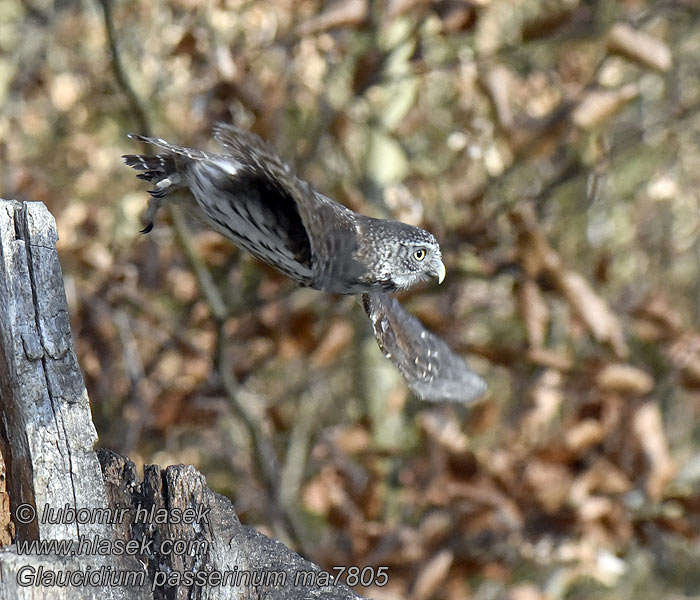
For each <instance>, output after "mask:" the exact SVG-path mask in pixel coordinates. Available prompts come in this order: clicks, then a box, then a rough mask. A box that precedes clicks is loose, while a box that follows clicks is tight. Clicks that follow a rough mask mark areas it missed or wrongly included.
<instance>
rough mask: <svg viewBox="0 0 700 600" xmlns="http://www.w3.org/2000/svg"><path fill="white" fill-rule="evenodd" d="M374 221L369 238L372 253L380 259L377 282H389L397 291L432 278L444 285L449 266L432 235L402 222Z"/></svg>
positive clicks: (375, 268)
mask: <svg viewBox="0 0 700 600" xmlns="http://www.w3.org/2000/svg"><path fill="white" fill-rule="evenodd" d="M373 221H374V222H373V223H371V226H370V227H369V231H368V232H367V233H369V235H368V236H367V238H368V240H371V244H372V246H373V252H372V253H371V254H372V255H373V256H375V257H376V262H375V265H374V271H375V275H376V277H377V279H379V280H384V281H389V282H390V283H391V287H392V288H394V289H397V290H404V289H407V288H410V287H412V286H414V285H415V284H417V283H419V282H420V281H423V280H426V279H430V278H431V277H437V280H438V283H442V281H443V279H444V278H445V265H444V264H443V262H442V254H441V253H440V245H439V244H438V243H437V240H436V239H435V237H434V236H433V235H432V234H431V233H429V232H427V231H425V230H424V229H420V228H419V227H414V226H412V225H407V224H406V223H401V222H399V221H390V220H378V221H377V220H373ZM368 254H369V253H368Z"/></svg>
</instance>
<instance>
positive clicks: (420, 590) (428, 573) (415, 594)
mask: <svg viewBox="0 0 700 600" xmlns="http://www.w3.org/2000/svg"><path fill="white" fill-rule="evenodd" d="M453 561H454V553H453V552H452V550H442V551H440V552H438V553H437V554H436V555H435V556H433V557H431V558H430V560H428V562H427V563H426V564H425V565H424V566H423V568H422V569H421V570H420V572H419V573H418V576H417V577H416V581H415V583H414V584H413V590H412V593H411V595H410V598H411V599H412V600H426V599H427V598H430V597H432V596H433V595H435V593H436V592H437V591H438V590H439V589H440V588H441V587H442V585H443V583H444V581H445V579H447V575H448V573H449V571H450V567H451V566H452V562H453Z"/></svg>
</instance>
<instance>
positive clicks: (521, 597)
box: [508, 583, 546, 600]
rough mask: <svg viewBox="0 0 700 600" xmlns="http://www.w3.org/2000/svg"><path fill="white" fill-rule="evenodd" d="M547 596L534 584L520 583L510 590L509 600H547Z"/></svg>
mask: <svg viewBox="0 0 700 600" xmlns="http://www.w3.org/2000/svg"><path fill="white" fill-rule="evenodd" d="M545 598H546V596H545V595H544V594H543V593H542V592H541V591H540V590H539V589H538V588H537V586H536V585H534V584H532V583H519V584H518V585H515V586H513V587H512V588H510V592H509V594H508V600H545Z"/></svg>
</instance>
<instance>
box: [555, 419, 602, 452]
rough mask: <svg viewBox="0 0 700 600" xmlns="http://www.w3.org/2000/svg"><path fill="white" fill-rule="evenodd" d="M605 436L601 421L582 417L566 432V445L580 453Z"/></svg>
mask: <svg viewBox="0 0 700 600" xmlns="http://www.w3.org/2000/svg"><path fill="white" fill-rule="evenodd" d="M604 437H605V429H604V428H603V425H602V423H600V421H597V420H596V419H584V420H583V421H581V422H580V423H578V424H576V425H575V426H574V427H572V428H571V429H569V430H568V431H567V432H566V436H565V438H564V441H565V443H566V447H567V448H569V449H570V450H571V451H572V452H574V453H576V454H581V453H582V452H584V451H585V450H587V449H588V448H590V447H591V446H594V445H595V444H598V443H600V442H601V441H602V440H603V438H604Z"/></svg>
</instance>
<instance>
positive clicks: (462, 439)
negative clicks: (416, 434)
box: [416, 411, 469, 454]
mask: <svg viewBox="0 0 700 600" xmlns="http://www.w3.org/2000/svg"><path fill="white" fill-rule="evenodd" d="M416 421H417V422H418V424H419V425H420V426H421V428H422V429H423V430H424V431H425V432H426V434H427V435H428V437H430V438H432V439H434V440H435V441H436V442H437V443H438V444H439V445H440V446H442V447H443V448H445V449H446V450H447V451H448V452H450V453H452V454H463V453H464V452H466V451H467V450H468V449H469V438H468V437H467V436H466V435H465V434H464V433H462V432H461V431H460V429H459V427H458V425H457V423H456V421H455V420H454V419H449V418H447V417H446V416H445V414H444V413H442V412H438V411H426V412H424V413H421V414H420V415H418V416H417V417H416Z"/></svg>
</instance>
